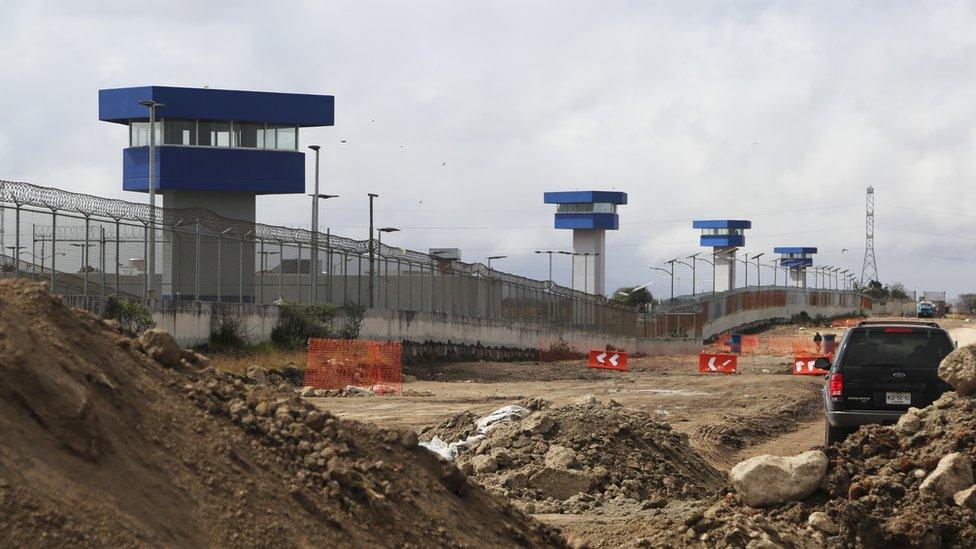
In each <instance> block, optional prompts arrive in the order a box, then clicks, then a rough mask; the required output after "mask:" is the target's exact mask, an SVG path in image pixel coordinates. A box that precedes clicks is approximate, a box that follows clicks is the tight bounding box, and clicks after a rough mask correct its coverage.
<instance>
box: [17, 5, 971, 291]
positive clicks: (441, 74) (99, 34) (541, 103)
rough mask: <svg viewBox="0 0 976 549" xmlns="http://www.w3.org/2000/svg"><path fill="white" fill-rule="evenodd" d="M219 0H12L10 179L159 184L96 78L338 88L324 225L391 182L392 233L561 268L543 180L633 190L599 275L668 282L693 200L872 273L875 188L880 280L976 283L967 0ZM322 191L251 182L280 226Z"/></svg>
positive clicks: (383, 207) (356, 220)
mask: <svg viewBox="0 0 976 549" xmlns="http://www.w3.org/2000/svg"><path fill="white" fill-rule="evenodd" d="M218 4H223V3H220V2H209V1H208V2H202V1H199V0H195V1H168V2H164V3H159V4H146V3H136V2H131V1H128V0H118V1H106V2H44V1H37V0H33V1H30V2H25V1H19V0H0V36H3V45H2V47H0V74H2V75H3V78H2V85H0V179H8V180H21V181H29V182H32V183H36V184H39V185H46V186H54V187H60V188H63V189H67V190H72V191H78V192H87V193H93V194H98V195H102V196H110V197H117V198H126V199H129V200H144V198H145V197H144V195H139V194H135V193H125V192H123V191H122V190H121V169H122V162H121V160H122V158H121V157H122V155H121V149H122V148H123V147H124V146H125V145H126V141H127V137H126V133H125V129H124V128H123V127H121V126H117V125H113V124H108V123H103V122H99V121H98V113H97V91H98V89H99V88H110V87H121V86H137V85H150V84H158V85H173V86H189V87H202V86H210V87H211V88H231V89H249V90H264V91H282V92H305V93H323V94H332V95H335V97H336V125H335V126H334V127H330V128H320V129H310V130H304V131H303V133H302V134H301V141H302V146H303V148H304V146H305V145H307V144H311V143H321V144H322V145H323V147H324V151H323V152H324V165H323V171H322V180H323V188H324V191H323V192H328V193H335V194H339V195H341V196H340V198H338V199H334V200H330V201H328V202H326V203H324V207H323V213H322V226H323V227H325V226H329V227H332V228H333V231H334V232H336V233H339V234H342V235H345V236H351V237H356V238H365V237H366V232H367V231H366V229H365V227H366V224H367V223H366V222H367V198H366V193H367V192H375V193H379V194H380V198H379V199H378V202H377V209H376V210H377V223H378V225H381V226H395V227H401V228H403V232H401V233H397V234H396V235H393V236H391V237H390V238H389V239H388V241H389V242H390V243H395V244H398V245H402V246H405V247H409V248H413V249H418V250H426V249H427V248H428V247H459V248H461V249H462V255H463V258H464V259H465V260H468V261H481V260H483V258H484V257H485V256H488V255H494V254H498V255H508V256H510V258H509V259H507V260H504V261H503V262H499V263H497V266H498V267H499V268H502V269H506V270H509V271H511V272H515V273H518V274H523V275H526V276H532V277H535V278H545V277H546V276H547V264H546V260H545V258H544V257H540V256H536V255H534V254H533V253H532V251H533V250H535V249H570V246H571V233H570V231H557V230H554V229H552V215H553V207H552V206H547V205H545V204H543V203H542V193H543V192H544V191H554V190H575V189H579V190H591V189H608V190H610V189H616V190H622V191H626V192H627V193H628V194H629V197H630V203H629V204H628V205H627V206H623V207H621V209H620V218H621V223H620V225H621V226H620V230H619V231H616V232H612V233H609V234H608V236H607V246H608V252H607V276H608V281H607V286H608V289H613V288H616V287H618V286H623V285H635V284H642V283H646V282H649V281H655V284H654V285H653V286H652V287H651V289H652V291H654V293H655V294H658V293H660V291H659V290H657V288H659V287H661V286H662V285H665V286H666V281H665V280H659V279H658V277H657V276H654V274H652V273H653V271H651V270H649V269H648V266H649V265H660V264H661V263H662V262H663V261H665V260H667V259H670V258H672V257H674V256H676V255H688V254H691V253H693V252H695V251H698V250H699V248H698V246H697V233H696V232H694V231H693V230H692V229H691V220H692V219H694V218H712V217H718V218H744V219H751V220H752V221H753V229H752V230H751V231H749V232H748V233H747V237H746V244H747V246H746V249H747V250H748V251H750V252H753V253H758V252H766V254H767V256H769V255H771V253H772V247H773V246H784V245H785V246H817V247H818V248H819V249H820V253H819V254H818V256H817V259H816V263H817V264H830V265H836V266H840V267H844V268H851V269H855V270H857V271H858V272H860V268H861V262H862V259H863V254H864V191H865V188H866V187H867V186H868V185H873V186H874V187H875V189H876V197H877V198H876V202H877V206H876V209H877V216H876V219H877V221H876V251H877V261H878V270H879V274H880V278H881V279H882V281H884V282H893V281H901V282H903V283H904V284H905V285H906V286H907V287H908V288H909V289H917V290H946V291H948V292H949V293H950V294H952V295H955V294H957V293H959V292H961V291H974V290H976V276H974V274H976V231H974V230H973V229H974V227H976V187H974V182H976V32H974V31H973V29H976V4H974V3H973V2H944V3H940V2H894V1H878V2H816V3H813V2H810V3H799V2H745V1H741V2H730V1H727V2H714V3H710V2H686V1H673V2H650V1H648V2H624V1H600V2H596V1H593V2H569V1H565V0H562V1H553V2H532V1H528V2H527V1H511V2H492V1H481V2H460V1H456V0H455V1H444V2H418V1H411V2H393V1H391V2H365V1H353V2H342V3H337V2H287V1H278V2H253V3H251V4H252V5H251V6H250V7H248V6H246V5H245V4H246V3H241V2H235V3H234V4H233V7H230V5H229V4H228V5H226V6H218ZM801 4H802V5H801ZM340 140H347V142H346V143H344V144H343V143H340ZM308 161H309V164H308V165H309V169H308V170H307V175H308V178H309V183H311V177H312V173H313V172H312V170H311V157H310V156H309V157H308ZM445 162H446V163H447V165H446V166H445V165H444V163H445ZM307 211H308V205H307V203H306V200H305V198H304V197H301V196H294V195H292V196H277V197H261V198H259V199H258V218H259V220H260V221H263V222H268V223H278V224H287V225H291V226H303V227H308V221H307V219H308V216H307ZM845 248H846V249H848V250H849V251H848V252H842V250H843V249H845ZM562 259H563V261H559V262H558V263H557V268H556V276H555V278H556V281H557V282H560V283H563V284H568V279H569V261H568V260H566V259H565V258H562ZM685 270H687V269H685ZM753 275H754V271H753V272H752V273H751V274H750V276H751V277H752V276H753ZM763 276H764V277H766V278H767V279H768V278H769V277H770V276H771V271H769V270H764V273H763ZM740 277H741V274H740ZM689 284H690V283H689V275H688V273H682V277H681V279H680V280H679V290H682V291H685V292H687V291H688V290H689V289H690V286H689ZM707 284H708V285H709V287H710V282H709V283H707ZM665 293H666V292H665Z"/></svg>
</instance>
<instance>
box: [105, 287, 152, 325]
mask: <svg viewBox="0 0 976 549" xmlns="http://www.w3.org/2000/svg"><path fill="white" fill-rule="evenodd" d="M102 317H103V318H109V319H112V320H114V321H116V322H118V323H119V327H120V328H122V330H124V331H126V332H128V333H129V334H131V335H139V334H141V333H142V332H145V331H146V330H148V329H149V328H152V327H154V326H156V321H155V320H153V318H152V311H150V310H149V307H146V306H145V305H144V304H142V303H139V302H138V301H128V300H125V299H122V298H120V297H119V296H117V295H110V296H108V299H106V301H105V312H104V313H103V314H102Z"/></svg>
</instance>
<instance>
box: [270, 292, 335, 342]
mask: <svg viewBox="0 0 976 549" xmlns="http://www.w3.org/2000/svg"><path fill="white" fill-rule="evenodd" d="M338 311H339V309H338V308H337V307H336V306H335V305H331V304H328V303H298V302H295V301H285V302H284V303H282V304H281V305H280V306H279V317H278V325H277V326H276V327H275V329H274V330H272V331H271V341H273V342H274V344H275V345H278V346H279V347H285V348H288V349H295V348H300V347H304V346H305V344H306V342H308V340H309V339H311V338H313V337H322V338H328V337H332V322H333V320H334V319H335V317H336V314H337V313H338Z"/></svg>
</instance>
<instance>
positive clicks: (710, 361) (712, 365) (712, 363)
mask: <svg viewBox="0 0 976 549" xmlns="http://www.w3.org/2000/svg"><path fill="white" fill-rule="evenodd" d="M716 358H718V357H717V356H713V357H712V358H710V359H708V369H709V370H712V371H713V372H717V371H718V368H717V367H715V359H716ZM730 362H732V359H731V358H727V359H725V362H723V363H722V367H723V368H724V367H726V366H728V365H729V363H730Z"/></svg>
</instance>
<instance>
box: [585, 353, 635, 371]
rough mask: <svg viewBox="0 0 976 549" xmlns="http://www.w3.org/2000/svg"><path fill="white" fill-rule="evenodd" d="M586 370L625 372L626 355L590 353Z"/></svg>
mask: <svg viewBox="0 0 976 549" xmlns="http://www.w3.org/2000/svg"><path fill="white" fill-rule="evenodd" d="M586 366H587V367H588V368H596V369H598V370H616V371H618V372H626V371H627V353H625V352H623V351H590V360H589V362H587V364H586Z"/></svg>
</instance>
